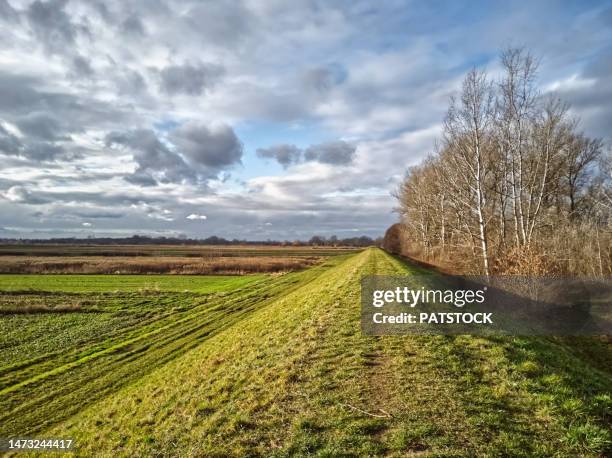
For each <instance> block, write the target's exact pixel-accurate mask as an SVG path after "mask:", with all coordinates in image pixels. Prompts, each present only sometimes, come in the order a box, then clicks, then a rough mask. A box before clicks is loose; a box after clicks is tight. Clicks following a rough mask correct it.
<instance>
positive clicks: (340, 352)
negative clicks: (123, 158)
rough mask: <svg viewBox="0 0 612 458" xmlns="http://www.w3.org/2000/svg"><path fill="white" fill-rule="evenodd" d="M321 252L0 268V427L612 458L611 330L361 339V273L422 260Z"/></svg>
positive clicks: (320, 452) (211, 445) (309, 451)
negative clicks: (298, 261)
mask: <svg viewBox="0 0 612 458" xmlns="http://www.w3.org/2000/svg"><path fill="white" fill-rule="evenodd" d="M333 254H334V255H326V256H320V257H318V258H319V259H318V260H317V262H316V263H314V264H313V265H311V266H310V267H308V268H305V269H302V270H298V271H293V272H286V271H284V272H282V273H274V274H256V275H244V276H232V277H227V276H185V277H181V276H156V275H140V276H97V275H94V276H82V275H77V276H75V275H53V276H45V277H44V278H41V277H40V276H36V275H34V276H18V275H15V276H10V275H7V276H2V277H0V290H2V291H3V292H2V293H1V295H0V309H2V310H3V311H2V313H1V314H0V326H1V327H0V435H1V436H5V437H10V436H36V437H54V436H57V437H71V438H74V439H75V441H76V444H77V447H78V449H79V450H78V454H79V455H82V456H109V457H110V456H406V455H419V456H477V455H485V456H606V455H609V454H610V453H612V439H611V435H610V430H611V426H612V400H611V393H612V356H611V355H612V350H611V349H610V344H609V342H608V341H607V340H605V339H595V338H581V339H578V338H573V339H568V338H564V339H561V338H544V337H531V338H526V337H471V336H411V337H401V336H387V337H366V336H363V335H361V331H360V323H359V317H360V308H359V304H360V297H359V294H360V290H359V288H360V279H361V277H362V276H364V275H368V274H393V275H410V274H413V273H420V274H422V273H424V272H423V271H422V270H420V269H418V268H416V267H414V266H411V265H407V264H405V263H404V262H402V261H401V260H399V259H396V258H394V257H391V256H389V255H388V254H386V253H384V252H383V251H381V250H379V249H375V248H370V249H366V250H362V251H359V252H354V251H353V252H346V253H333ZM276 255H278V253H277V254H276ZM47 279H48V281H47ZM22 307H24V308H28V307H29V309H30V310H29V313H23V311H22V310H19V309H20V308H22Z"/></svg>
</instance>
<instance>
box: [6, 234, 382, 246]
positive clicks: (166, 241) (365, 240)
mask: <svg viewBox="0 0 612 458" xmlns="http://www.w3.org/2000/svg"><path fill="white" fill-rule="evenodd" d="M381 240H382V239H380V238H379V239H373V238H371V237H368V236H365V235H362V236H360V237H349V238H345V239H340V238H338V237H336V236H335V235H332V236H331V237H329V238H326V237H322V236H318V235H315V236H314V237H312V238H311V239H310V240H307V241H303V240H293V241H288V240H284V241H279V240H257V241H253V240H239V239H232V240H228V239H225V238H223V237H217V236H215V235H213V236H211V237H207V238H205V239H189V238H181V237H149V236H146V235H133V236H131V237H118V238H115V237H87V238H75V237H62V238H52V239H0V244H5V245H268V246H350V247H366V246H371V245H380V243H381Z"/></svg>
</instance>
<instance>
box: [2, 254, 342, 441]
mask: <svg viewBox="0 0 612 458" xmlns="http://www.w3.org/2000/svg"><path fill="white" fill-rule="evenodd" d="M340 261H341V257H339V258H338V259H332V260H330V261H328V263H326V264H323V265H321V266H319V267H315V268H312V269H308V270H305V271H303V272H296V273H292V274H286V275H279V276H260V277H255V278H253V277H248V281H245V280H244V278H241V277H234V278H233V282H234V284H233V285H231V284H230V283H228V282H227V281H225V282H223V281H221V282H219V281H218V279H217V278H216V277H215V278H214V279H211V280H212V281H211V282H208V283H209V285H208V286H209V287H210V286H211V284H210V283H212V284H213V285H214V284H217V286H221V285H223V286H224V287H223V290H222V291H216V292H211V291H210V288H209V291H208V292H207V293H205V294H202V293H200V292H190V291H188V292H172V291H163V290H159V291H154V292H153V293H151V292H150V291H145V292H143V291H133V290H130V289H128V290H127V291H124V292H121V291H119V292H117V293H98V294H91V293H88V292H85V293H64V292H62V293H56V294H53V293H52V294H49V293H40V294H37V293H33V294H17V295H13V294H7V295H4V296H3V297H2V302H3V304H4V302H5V301H6V300H7V298H8V299H10V300H15V302H16V303H15V304H13V305H11V307H18V306H19V305H21V306H32V304H33V303H34V302H35V301H45V303H46V304H47V306H48V307H53V306H54V305H55V304H66V302H67V301H78V302H79V303H80V304H81V305H80V308H81V310H86V311H90V312H92V313H37V314H32V315H27V314H8V315H7V314H5V315H2V316H0V361H1V362H2V363H1V366H0V429H1V430H2V432H3V433H4V434H31V433H35V432H38V431H41V430H42V429H44V428H45V427H46V426H48V425H51V424H54V423H56V422H57V421H58V419H60V418H63V417H68V416H70V415H72V414H74V413H76V412H78V411H79V410H82V408H83V407H84V406H85V405H87V404H90V403H92V402H94V401H96V400H98V399H101V398H102V397H104V396H107V395H108V394H110V393H112V392H114V391H116V390H117V389H119V388H120V387H121V386H124V385H125V384H127V383H129V382H131V381H134V380H137V379H138V378H140V377H142V376H143V375H145V374H147V373H149V372H150V371H152V370H153V369H155V368H156V367H159V366H161V365H163V364H164V363H166V362H168V361H170V360H172V359H175V358H177V357H178V356H180V355H181V354H183V353H185V352H186V351H188V350H189V349H191V348H193V347H195V346H197V345H199V344H200V343H201V342H203V341H205V340H206V339H208V338H210V337H211V336H213V335H215V334H216V333H218V332H220V331H221V330H223V329H225V328H227V327H229V326H231V325H232V324H233V323H235V322H237V321H240V320H242V319H244V318H245V317H246V316H247V315H248V314H250V313H253V311H255V310H256V309H257V308H259V307H263V306H265V305H266V304H267V303H269V302H270V301H272V300H273V299H274V298H275V297H278V296H279V295H281V294H285V293H286V292H287V291H291V290H292V289H293V288H296V287H297V286H299V285H301V284H304V283H305V282H308V281H310V279H311V278H313V276H316V275H318V273H319V272H320V271H321V270H326V269H328V268H329V266H330V265H332V264H334V263H337V262H340ZM67 278H68V279H69V277H67ZM119 278H120V277H119ZM141 278H142V279H143V280H144V279H145V277H141ZM221 280H223V279H221ZM108 281H111V280H108ZM119 283H120V282H119V281H116V284H119ZM204 283H206V282H204ZM69 285H70V282H69ZM166 285H167V286H168V285H169V286H171V287H172V286H174V287H176V283H175V281H174V280H170V281H169V283H167V284H166ZM228 286H233V289H232V287H228ZM3 307H6V306H5V305H3Z"/></svg>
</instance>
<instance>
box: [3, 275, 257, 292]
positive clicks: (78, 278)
mask: <svg viewBox="0 0 612 458" xmlns="http://www.w3.org/2000/svg"><path fill="white" fill-rule="evenodd" d="M262 278H263V275H244V276H236V275H233V276H230V275H226V276H222V275H219V276H207V275H184V276H181V275H61V274H60V275H53V274H46V275H12V274H11V275H6V274H4V275H3V274H0V292H2V291H49V292H67V293H69V292H79V293H84V292H87V293H102V292H113V291H121V292H126V291H147V290H148V291H175V292H183V291H185V292H193V293H202V294H205V293H213V292H218V291H228V290H232V289H235V288H240V287H247V286H248V285H249V284H250V283H253V282H256V281H258V280H261V279H262Z"/></svg>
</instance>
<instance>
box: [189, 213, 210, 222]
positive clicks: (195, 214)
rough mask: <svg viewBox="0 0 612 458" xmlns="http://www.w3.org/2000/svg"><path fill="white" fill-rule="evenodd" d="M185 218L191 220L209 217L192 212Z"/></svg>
mask: <svg viewBox="0 0 612 458" xmlns="http://www.w3.org/2000/svg"><path fill="white" fill-rule="evenodd" d="M185 218H186V219H188V220H191V221H195V220H205V219H207V218H206V215H199V214H197V213H192V214H190V215H188V216H186V217H185Z"/></svg>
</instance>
